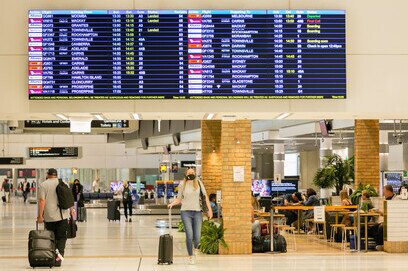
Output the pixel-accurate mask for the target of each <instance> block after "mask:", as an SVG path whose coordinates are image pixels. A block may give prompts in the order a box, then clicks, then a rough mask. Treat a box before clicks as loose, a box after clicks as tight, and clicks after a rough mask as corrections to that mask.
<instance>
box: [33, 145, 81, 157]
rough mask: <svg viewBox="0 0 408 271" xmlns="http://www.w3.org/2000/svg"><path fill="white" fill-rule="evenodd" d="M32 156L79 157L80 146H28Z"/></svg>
mask: <svg viewBox="0 0 408 271" xmlns="http://www.w3.org/2000/svg"><path fill="white" fill-rule="evenodd" d="M28 153H29V156H30V158H44V157H78V155H79V154H78V147H33V148H28Z"/></svg>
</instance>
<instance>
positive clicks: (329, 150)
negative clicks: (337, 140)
mask: <svg viewBox="0 0 408 271" xmlns="http://www.w3.org/2000/svg"><path fill="white" fill-rule="evenodd" d="M332 154H333V139H331V138H321V139H320V167H322V166H323V163H324V159H325V157H326V156H330V155H332Z"/></svg>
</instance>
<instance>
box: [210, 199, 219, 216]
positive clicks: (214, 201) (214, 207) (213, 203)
mask: <svg viewBox="0 0 408 271" xmlns="http://www.w3.org/2000/svg"><path fill="white" fill-rule="evenodd" d="M209 200H210V205H211V209H212V212H213V218H218V204H217V195H216V194H210V197H209Z"/></svg>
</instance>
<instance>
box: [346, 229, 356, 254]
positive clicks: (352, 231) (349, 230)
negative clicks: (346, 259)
mask: <svg viewBox="0 0 408 271" xmlns="http://www.w3.org/2000/svg"><path fill="white" fill-rule="evenodd" d="M343 231H344V234H343V238H344V247H343V249H344V250H346V246H347V232H349V235H350V236H351V235H352V233H353V235H354V236H356V233H357V227H344V228H343ZM354 242H355V244H354V245H355V247H357V244H356V242H357V240H356V239H354ZM350 247H351V246H350Z"/></svg>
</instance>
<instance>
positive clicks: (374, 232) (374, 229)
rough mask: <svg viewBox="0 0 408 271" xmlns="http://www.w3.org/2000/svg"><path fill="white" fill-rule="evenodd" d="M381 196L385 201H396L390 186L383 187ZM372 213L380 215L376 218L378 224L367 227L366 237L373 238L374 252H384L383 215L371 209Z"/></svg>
mask: <svg viewBox="0 0 408 271" xmlns="http://www.w3.org/2000/svg"><path fill="white" fill-rule="evenodd" d="M383 194H384V197H385V200H398V198H397V197H396V195H395V194H394V189H393V187H392V186H391V185H389V184H388V185H385V186H384V188H383ZM371 211H372V212H377V213H379V214H380V216H379V218H378V223H376V224H374V225H372V226H370V227H368V236H369V237H373V238H374V240H375V242H376V243H377V246H376V250H378V251H382V250H384V225H383V222H384V213H383V212H382V211H380V210H375V209H371Z"/></svg>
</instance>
